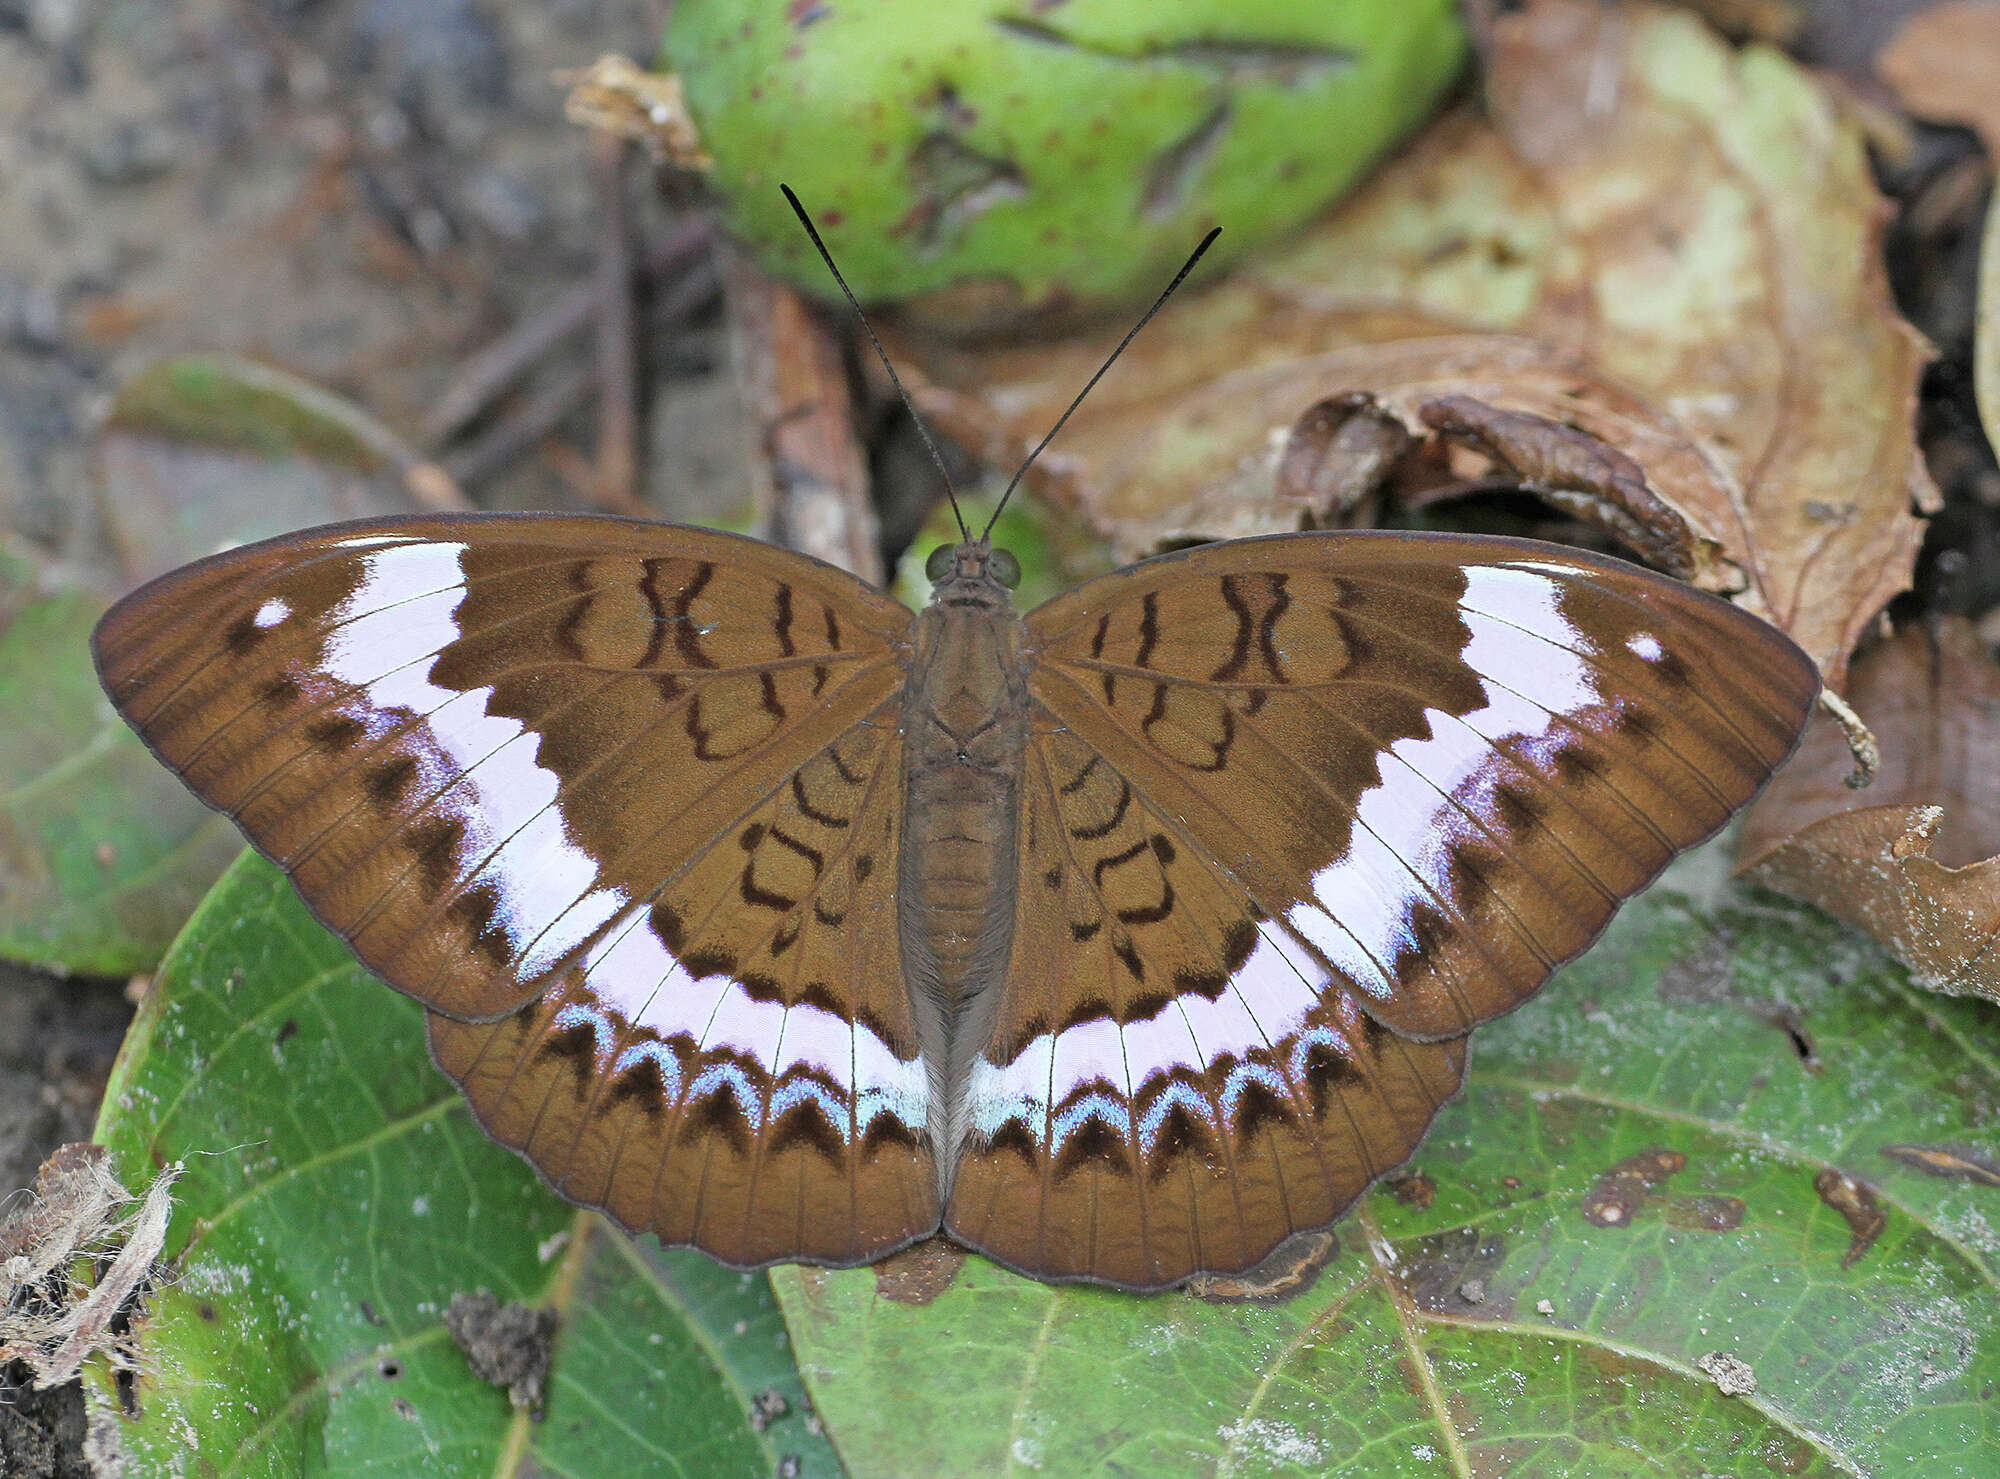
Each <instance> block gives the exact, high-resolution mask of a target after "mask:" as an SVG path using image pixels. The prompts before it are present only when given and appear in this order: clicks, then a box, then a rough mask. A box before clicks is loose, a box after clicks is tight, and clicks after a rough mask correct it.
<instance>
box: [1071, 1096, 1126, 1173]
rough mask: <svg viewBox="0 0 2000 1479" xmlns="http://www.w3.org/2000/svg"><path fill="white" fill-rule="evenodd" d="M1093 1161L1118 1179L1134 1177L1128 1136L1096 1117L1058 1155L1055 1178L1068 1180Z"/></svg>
mask: <svg viewBox="0 0 2000 1479" xmlns="http://www.w3.org/2000/svg"><path fill="white" fill-rule="evenodd" d="M1106 1087H1108V1085H1107V1086H1106ZM1093 1162H1095V1163H1096V1164H1098V1165H1101V1166H1103V1167H1104V1168H1105V1169H1107V1170H1109V1171H1110V1172H1112V1174H1114V1175H1117V1176H1130V1175H1131V1174H1132V1155H1131V1151H1130V1149H1129V1147H1128V1146H1127V1145H1126V1142H1125V1137H1124V1136H1123V1135H1121V1134H1120V1133H1119V1132H1118V1131H1117V1130H1115V1129H1113V1128H1112V1127H1111V1126H1110V1125H1107V1124H1106V1123H1105V1122H1104V1121H1103V1120H1101V1119H1099V1118H1098V1117H1097V1116H1096V1115H1092V1116H1091V1117H1090V1118H1089V1119H1087V1120H1085V1121H1084V1122H1083V1123H1082V1124H1080V1125H1078V1126H1077V1127H1076V1129H1075V1131H1074V1132H1072V1133H1071V1135H1070V1137H1069V1139H1067V1140H1065V1141H1064V1142H1063V1148H1062V1149H1061V1150H1060V1151H1058V1152H1056V1165H1055V1179H1056V1180H1057V1181H1059V1182H1060V1181H1067V1180H1068V1179H1069V1178H1070V1177H1071V1176H1074V1175H1075V1174H1076V1173H1077V1172H1078V1171H1081V1170H1082V1169H1083V1168H1084V1167H1086V1166H1088V1165H1090V1164H1092V1163H1093Z"/></svg>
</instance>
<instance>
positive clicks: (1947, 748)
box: [1739, 618, 2000, 1002]
mask: <svg viewBox="0 0 2000 1479" xmlns="http://www.w3.org/2000/svg"><path fill="white" fill-rule="evenodd" d="M1850 697H1851V699H1852V700H1853V704H1854V707H1855V709H1856V710H1857V711H1858V712H1859V713H1860V714H1861V716H1862V718H1863V719H1865V720H1867V722H1868V724H1869V725H1870V727H1871V728H1872V729H1873V730H1874V731H1875V733H1876V735H1877V736H1878V738H1879V739H1880V741H1881V748H1882V769H1881V771H1880V772H1879V774H1878V776H1877V778H1876V780H1875V783H1874V784H1873V785H1872V786H1870V787H1869V788H1868V789H1867V790H1864V791H1857V790H1854V789H1851V788H1850V787H1849V786H1848V785H1847V784H1846V776H1847V774H1848V772H1849V769H1850V767H1851V757H1850V755H1849V753H1848V747H1847V742H1846V740H1845V738H1844V737H1843V736H1842V735H1841V733H1840V730H1839V727H1838V726H1837V725H1835V724H1834V723H1832V722H1831V721H1830V720H1828V719H1826V718H1824V717H1822V718H1819V719H1815V720H1814V722H1813V726H1812V728H1811V729H1809V730H1808V731H1807V733H1806V738H1805V741H1804V743H1803V744H1801V745H1800V747H1799V753H1798V754H1797V755H1796V756H1795V757H1794V758H1793V759H1792V761H1791V763H1790V764H1789V765H1787V766H1786V767H1785V769H1784V770H1782V771H1781V772H1779V774H1778V777H1777V779H1776V780H1775V781H1773V782H1772V784H1771V787H1770V789H1769V790H1768V791H1766V792H1765V793H1764V796H1763V797H1762V798H1761V799H1760V800H1759V801H1758V802H1757V804H1756V806H1755V807H1753V808H1752V809H1751V812H1750V816H1749V818H1748V820H1747V822H1746V823H1745V826H1744V833H1743V848H1742V853H1741V858H1742V861H1741V863H1740V865H1739V871H1740V872H1743V873H1744V874H1746V875H1747V876H1748V877H1750V878H1751V879H1753V880H1754V881H1756V882H1758V883H1762V884H1765V885H1767V886H1769V887H1771V888H1776V889H1780V890H1782V891H1784V892H1785V893H1788V894H1791V895H1793V896H1794V897H1796V898H1801V899H1804V900H1806V901H1807V902H1808V903H1811V904H1815V905H1817V906H1818V907H1819V908H1821V909H1824V910H1826V911H1827V912H1828V913H1829V914H1832V915H1834V916H1836V917H1837V918H1840V919H1844V920H1846V921H1848V922H1849V923H1851V924H1855V925H1858V926H1859V927H1860V928H1862V929H1863V930H1866V931H1867V932H1868V933H1869V934H1871V935H1873V936H1874V937H1875V938H1876V939H1878V940H1880V941H1881V942H1882V943H1883V944H1885V945H1887V946H1888V947H1889V948H1890V949H1891V950H1893V951H1895V953H1896V954H1897V956H1898V957H1899V958H1900V959H1901V960H1902V961H1903V962H1904V963H1905V964H1906V965H1908V966H1909V968H1910V971H1911V974H1912V975H1913V976H1914V977H1915V979H1916V980H1917V981H1918V983H1919V984H1921V985H1923V986H1926V987H1929V988H1930V989H1931V990H1933V991H1942V992H1946V993H1948V994H1950V995H1954V996H1983V997H1985V998H1987V999H1988V1000H1990V1001H1996V1002H2000V856H1996V854H2000V666H1996V665H1995V664H1994V662H1993V660H1992V658H1991V657H1990V656H1989V655H1988V654H1987V652H1986V650H1985V648H1984V647H1983V646H1982V645H1981V644H1980V641H1979V637H1978V634H1977V633H1976V632H1975V631H1974V630H1973V628H1972V626H1971V625H1970V623H1968V622H1965V621H1963V620H1961V619H1958V618H1950V619H1948V620H1946V621H1944V622H1942V623H1941V624H1940V625H1939V626H1938V628H1937V630H1936V632H1935V633H1932V632H1931V631H1928V630H1926V629H1924V628H1921V627H1912V628H1909V629H1906V630H1904V631H1902V632H1900V633H1898V634H1897V636H1896V637H1895V638H1894V639H1893V640H1892V641H1890V642H1888V643H1885V644H1884V645H1882V646H1881V647H1878V648H1876V649H1874V650H1873V651H1871V652H1869V653H1867V654H1866V655H1864V656H1863V657H1862V658H1861V659H1860V660H1859V661H1857V662H1856V664H1855V666H1854V672H1853V681H1852V684H1851V687H1850Z"/></svg>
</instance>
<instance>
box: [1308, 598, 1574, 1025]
mask: <svg viewBox="0 0 2000 1479" xmlns="http://www.w3.org/2000/svg"><path fill="white" fill-rule="evenodd" d="M1544 570H1547V571H1552V572H1555V573H1558V574H1563V573H1568V572H1565V571H1563V569H1562V567H1560V566H1542V565H1538V564H1535V563H1534V562H1529V561H1523V562H1520V563H1519V564H1516V565H1512V566H1481V565H1475V566H1471V567H1469V568H1468V569H1467V570H1466V571H1465V581H1466V590H1465V596H1464V598H1463V601H1462V603H1461V609H1460V615H1461V617H1462V619H1463V620H1464V622H1465V625H1466V629H1467V632H1468V639H1467V641H1466V644H1465V648H1464V651H1463V652H1462V654H1461V657H1462V659H1463V661H1464V662H1465V663H1467V664H1468V665H1469V666H1470V667H1471V668H1472V669H1473V671H1474V672H1475V673H1477V674H1478V675H1479V679H1480V685H1481V687H1482V688H1483V689H1484V691H1485V696H1486V702H1485V704H1484V705H1483V706H1482V707H1480V708H1478V709H1475V710H1474V711H1472V712H1471V713H1469V714H1467V715H1465V716H1464V717H1463V718H1462V719H1460V718H1454V717H1453V716H1451V715H1449V714H1447V713H1445V712H1444V711H1442V710H1439V709H1432V710H1429V711H1428V713H1427V718H1428V719H1429V721H1430V734H1429V735H1428V736H1425V737H1423V738H1404V739H1401V740H1398V741H1397V742H1396V743H1395V744H1394V745H1393V746H1391V748H1390V753H1389V754H1388V755H1385V756H1383V757H1381V760H1380V762H1379V763H1380V775H1381V778H1380V779H1379V780H1378V781H1377V782H1376V783H1375V784H1374V785H1373V786H1370V787H1369V788H1368V789H1367V790H1366V791H1363V792H1362V793H1361V795H1360V796H1359V797H1358V798H1357V799H1356V802H1355V817H1356V824H1355V827H1354V829H1353V832H1352V834H1351V836H1350V839H1349V843H1348V847H1347V850H1346V851H1345V852H1344V853H1342V854H1341V855H1340V856H1339V857H1336V858H1335V859H1334V860H1333V861H1332V862H1330V863H1328V864H1327V865H1326V866H1325V867H1323V868H1321V869H1320V870H1319V872H1318V873H1316V874H1314V875H1313V880H1312V897H1311V898H1310V899H1307V900H1302V901H1301V902H1299V903H1297V904H1295V905H1294V906H1293V907H1292V908H1291V909H1290V910H1289V911H1288V912H1287V914H1286V919H1287V922H1288V923H1290V925H1291V926H1292V928H1293V929H1294V930H1296V931H1297V932H1298V933H1299V934H1300V935H1301V936H1302V937H1303V938H1305V939H1307V940H1309V941H1311V942H1312V944H1313V945H1314V946H1316V947H1317V948H1318V949H1319V950H1321V951H1322V952H1323V953H1324V954H1325V955H1326V957H1327V958H1328V959H1329V960H1330V961H1332V963H1333V964H1334V965H1335V966H1336V967H1338V968H1339V969H1340V970H1341V971H1343V972H1345V973H1346V974H1347V975H1348V976H1349V977H1350V978H1351V979H1352V980H1353V981H1354V983H1355V984H1356V985H1357V986H1359V987H1360V988H1361V989H1362V990H1363V991H1366V992H1368V993H1369V994H1371V995H1374V996H1377V997H1385V996H1386V995H1387V994H1388V993H1389V992H1390V991H1392V990H1393V989H1394V987H1395V981H1394V979H1393V974H1392V971H1391V969H1386V968H1393V966H1394V964H1395V962H1396V959H1397V957H1398V955H1399V954H1401V953H1403V952H1406V951H1408V950H1411V949H1413V948H1414V947H1415V940H1414V938H1413V935H1412V929H1411V911H1412V908H1413V906H1414V905H1415V904H1416V903H1417V901H1418V900H1419V899H1422V898H1424V897H1427V896H1435V897H1439V898H1446V899H1448V898H1449V897H1450V892H1449V891H1450V886H1451V885H1450V879H1449V877H1448V871H1449V860H1450V857H1451V851H1452V847H1453V845H1454V844H1455V843H1458V842H1461V841H1463V840H1465V839H1467V838H1468V837H1472V836H1477V835H1479V831H1480V829H1479V828H1478V827H1477V826H1476V825H1475V824H1474V822H1473V820H1472V818H1473V817H1478V818H1481V819H1482V820H1488V821H1490V819H1491V818H1492V817H1493V799H1494V789H1495V787H1496V786H1497V785H1498V784H1499V783H1500V782H1501V780H1502V779H1503V778H1504V776H1505V775H1506V774H1507V772H1508V771H1509V770H1511V769H1513V768H1514V762H1513V761H1510V760H1509V759H1508V758H1507V757H1505V756H1503V755H1501V754H1500V753H1498V751H1496V749H1495V748H1494V747H1495V746H1496V745H1499V744H1504V743H1509V742H1512V743H1513V744H1514V746H1515V748H1516V749H1517V751H1520V752H1522V753H1523V755H1524V756H1526V757H1533V756H1535V754H1536V752H1537V750H1538V748H1539V747H1541V746H1543V745H1545V744H1547V743H1550V742H1552V741H1553V740H1554V739H1555V738H1557V737H1558V736H1559V734H1560V732H1561V730H1562V726H1561V724H1560V723H1559V722H1558V718H1557V716H1559V715H1565V716H1574V715H1577V714H1580V713H1583V712H1587V711H1589V710H1592V709H1596V708H1598V707H1600V706H1601V705H1602V704H1603V703H1604V698H1603V695H1602V693H1601V692H1600V690H1599V689H1598V686H1597V679H1596V674H1595V671H1594V670H1593V668H1592V667H1591V665H1590V664H1589V663H1588V662H1586V661H1585V660H1584V657H1583V655H1582V654H1583V653H1584V652H1587V651H1589V650H1591V647H1592V644H1591V641H1590V639H1589V638H1588V637H1587V636H1585V635H1584V634H1583V633H1582V632H1580V631H1578V630H1577V628H1576V627H1575V625H1574V624H1573V623H1572V622H1571V621H1570V619H1569V617H1568V616H1567V614H1566V613H1565V612H1564V610H1563V607H1562V590H1563V584H1562V582H1561V581H1559V580H1555V579H1551V578H1550V576H1549V575H1547V574H1543V573H1540V572H1541V571H1544ZM1467 813H1470V814H1471V815H1470V816H1468V815H1467Z"/></svg>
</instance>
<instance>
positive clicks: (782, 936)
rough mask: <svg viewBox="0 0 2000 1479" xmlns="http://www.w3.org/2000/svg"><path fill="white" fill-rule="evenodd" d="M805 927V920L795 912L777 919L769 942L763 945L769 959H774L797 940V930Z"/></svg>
mask: <svg viewBox="0 0 2000 1479" xmlns="http://www.w3.org/2000/svg"><path fill="white" fill-rule="evenodd" d="M805 927H806V922H805V920H804V919H803V918H802V917H801V916H800V915H798V914H797V913H792V914H787V915H786V916H785V917H784V918H783V919H781V920H779V921H778V927H777V928H776V929H775V930H773V931H772V932H771V943H770V944H769V945H768V946H767V947H765V948H766V949H767V950H768V952H769V953H770V956H771V959H773V960H776V959H777V958H778V957H779V956H780V955H783V954H784V953H785V952H786V951H787V950H789V949H791V948H792V946H794V945H796V944H798V942H799V932H800V931H801V930H803V929H804V928H805Z"/></svg>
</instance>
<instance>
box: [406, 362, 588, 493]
mask: <svg viewBox="0 0 2000 1479" xmlns="http://www.w3.org/2000/svg"><path fill="white" fill-rule="evenodd" d="M596 388H597V369H596V367H595V366H591V365H574V366H571V367H570V368H568V369H566V370H564V371H563V372H562V373H561V374H560V375H557V376H555V377H554V378H553V379H551V380H550V381H549V382H548V383H547V384H545V385H543V386H542V387H541V389H539V390H537V391H536V392H535V393H534V394H533V395H531V396H529V397H528V399H527V402H526V403H525V404H524V405H522V406H521V408H520V409H519V410H517V411H516V412H514V414H512V415H511V416H508V417H507V418H506V419H505V420H503V421H502V422H500V424H499V425H497V426H495V427H494V428H493V429H492V430H491V431H489V432H487V433H486V434H485V435H483V436H479V437H475V438H473V440H472V441H470V442H468V443H467V444H466V445H465V446H464V447H462V448H460V449H459V450H458V451H457V452H454V453H452V454H451V455H450V456H449V457H447V458H445V459H444V466H445V471H447V472H449V473H450V474H451V476H452V479H453V481H455V482H456V483H457V484H458V485H459V486H460V487H461V488H462V487H465V486H466V485H467V484H469V483H477V482H480V481H482V480H483V479H485V478H487V477H490V476H491V475H492V474H493V473H494V472H496V471H498V470H499V469H500V468H502V467H505V466H506V465H507V464H508V463H509V462H512V461H513V460H514V459H515V458H516V457H519V456H520V455H521V454H522V453H523V452H525V451H527V450H528V448H530V447H532V446H534V445H535V443H536V442H539V441H540V440H541V439H542V438H543V437H545V436H547V435H548V434H549V433H550V432H552V431H554V430H555V429H556V428H557V427H558V426H560V425H562V423H563V422H564V421H565V420H566V419H567V418H568V417H570V416H571V415H573V414H574V413H575V412H577V411H579V410H581V409H582V408H583V407H584V406H586V405H588V404H589V403H590V394H591V392H592V391H593V390H595V389H596Z"/></svg>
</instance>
